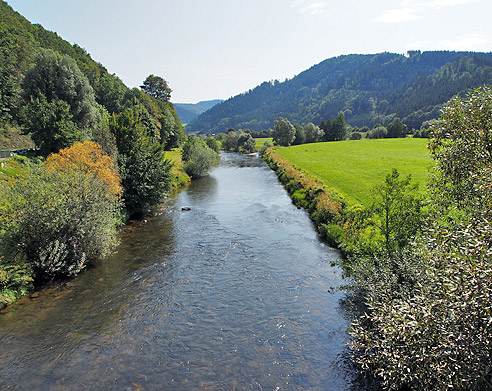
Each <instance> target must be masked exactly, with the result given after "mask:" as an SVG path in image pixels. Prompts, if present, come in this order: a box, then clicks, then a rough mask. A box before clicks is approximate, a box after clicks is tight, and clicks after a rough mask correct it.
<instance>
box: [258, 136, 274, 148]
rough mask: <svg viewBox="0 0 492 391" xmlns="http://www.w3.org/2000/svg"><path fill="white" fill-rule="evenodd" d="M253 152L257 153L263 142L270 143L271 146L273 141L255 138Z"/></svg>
mask: <svg viewBox="0 0 492 391" xmlns="http://www.w3.org/2000/svg"><path fill="white" fill-rule="evenodd" d="M254 140H255V151H259V150H260V148H261V147H262V146H263V144H264V143H265V141H270V142H271V143H272V144H273V141H272V140H273V139H272V138H271V137H269V138H255V139H254Z"/></svg>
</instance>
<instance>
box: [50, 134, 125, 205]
mask: <svg viewBox="0 0 492 391" xmlns="http://www.w3.org/2000/svg"><path fill="white" fill-rule="evenodd" d="M45 167H46V168H48V169H49V170H56V171H61V172H80V173H82V174H86V175H93V176H94V177H96V178H98V179H100V180H101V181H102V182H103V183H104V184H106V185H107V186H108V188H109V191H110V192H111V194H113V195H114V196H117V197H121V195H122V194H123V188H122V187H121V181H120V177H119V175H118V171H117V169H116V165H115V162H114V161H113V159H112V158H111V157H110V156H108V155H107V154H106V153H105V152H104V151H103V150H102V148H101V146H100V145H99V144H97V143H95V142H93V141H84V142H83V143H82V142H76V143H75V144H73V145H72V146H71V147H69V148H65V149H61V150H60V151H59V152H58V153H53V154H51V155H50V156H48V158H47V159H46V163H45Z"/></svg>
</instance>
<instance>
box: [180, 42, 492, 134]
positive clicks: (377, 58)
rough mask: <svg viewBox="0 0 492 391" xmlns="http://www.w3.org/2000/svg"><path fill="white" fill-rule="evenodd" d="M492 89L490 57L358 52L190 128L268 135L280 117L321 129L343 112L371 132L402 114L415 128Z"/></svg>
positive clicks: (232, 102) (217, 110) (229, 103)
mask: <svg viewBox="0 0 492 391" xmlns="http://www.w3.org/2000/svg"><path fill="white" fill-rule="evenodd" d="M483 84H492V53H476V52H449V51H435V52H420V51H411V52H409V53H408V54H407V55H406V56H405V55H401V54H393V53H379V54H372V55H360V54H352V55H346V56H339V57H334V58H330V59H327V60H325V61H323V62H321V63H319V64H317V65H314V66H313V67H311V68H310V69H308V70H306V71H304V72H302V73H300V74H299V75H297V76H295V77H294V78H292V79H290V80H286V81H285V82H279V81H274V82H264V83H262V84H261V85H259V86H257V87H256V88H254V89H252V90H249V91H247V92H245V93H243V94H240V95H237V96H235V97H232V98H230V99H228V100H226V101H224V102H222V103H220V104H218V105H217V106H214V107H213V108H211V109H210V110H208V111H206V112H204V113H202V114H201V115H199V116H198V117H197V118H196V119H194V120H193V121H192V122H190V123H189V124H188V126H187V131H200V132H204V133H206V132H212V133H217V132H225V131H226V130H227V129H228V128H235V129H240V128H247V129H254V130H262V129H267V128H271V127H273V124H274V121H275V119H276V118H278V117H286V118H288V119H289V120H290V121H291V122H293V123H299V124H305V123H307V122H313V123H315V124H319V123H320V122H321V121H323V120H326V119H328V118H334V117H335V116H336V115H337V114H338V113H339V112H344V114H345V119H346V121H347V123H349V124H351V125H353V126H359V127H362V126H366V125H367V126H369V127H372V126H374V125H376V124H378V123H381V124H383V125H384V124H387V123H389V122H391V121H393V119H394V118H396V117H399V118H401V119H402V121H403V122H404V123H406V124H407V125H408V127H409V128H416V129H417V128H420V125H421V124H422V122H424V121H426V120H429V119H432V118H437V117H438V116H439V115H440V109H441V107H442V105H443V103H445V102H447V101H448V100H449V99H450V98H452V97H453V96H454V95H456V94H458V93H460V94H463V93H465V92H466V91H467V90H468V89H470V88H474V87H479V86H481V85H483Z"/></svg>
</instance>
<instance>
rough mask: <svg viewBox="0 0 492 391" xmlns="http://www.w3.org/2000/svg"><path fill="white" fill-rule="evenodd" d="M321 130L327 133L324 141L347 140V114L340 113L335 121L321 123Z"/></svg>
mask: <svg viewBox="0 0 492 391" xmlns="http://www.w3.org/2000/svg"><path fill="white" fill-rule="evenodd" d="M320 128H321V129H323V131H324V132H325V134H324V136H323V141H340V140H345V137H346V134H347V125H346V123H345V114H343V112H340V113H339V114H338V115H337V116H336V117H335V118H334V119H333V120H330V119H328V120H326V121H321V124H320Z"/></svg>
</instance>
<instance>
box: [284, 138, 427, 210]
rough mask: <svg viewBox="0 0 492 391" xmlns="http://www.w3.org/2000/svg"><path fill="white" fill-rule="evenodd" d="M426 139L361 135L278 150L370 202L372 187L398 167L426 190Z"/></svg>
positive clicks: (354, 197) (322, 178)
mask: <svg viewBox="0 0 492 391" xmlns="http://www.w3.org/2000/svg"><path fill="white" fill-rule="evenodd" d="M427 142H428V140H427V139H418V138H400V139H375V140H369V139H362V140H357V141H348V140H347V141H338V142H326V143H315V144H302V145H296V146H293V147H288V148H287V147H282V148H277V149H276V153H277V154H278V155H279V156H281V157H283V158H285V159H287V160H288V161H290V162H291V163H292V164H293V165H294V166H296V167H297V168H300V169H301V170H303V171H305V172H306V173H307V174H308V175H309V176H311V177H313V179H317V180H319V181H320V182H322V183H324V184H326V185H327V186H329V187H331V188H335V189H337V190H339V191H340V192H341V193H343V195H344V196H345V197H346V198H347V199H348V200H349V201H351V202H357V203H361V204H363V205H366V206H368V205H370V203H371V189H372V188H373V187H374V186H376V185H378V184H380V183H382V182H383V181H384V179H385V177H386V175H387V174H389V173H390V172H391V170H392V169H393V168H396V169H397V170H398V171H399V172H400V175H402V176H406V175H408V174H411V175H412V181H413V182H416V183H419V189H420V191H422V192H423V191H425V186H426V182H427V178H428V168H429V167H430V166H431V164H432V160H431V158H430V155H429V151H428V149H427Z"/></svg>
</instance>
